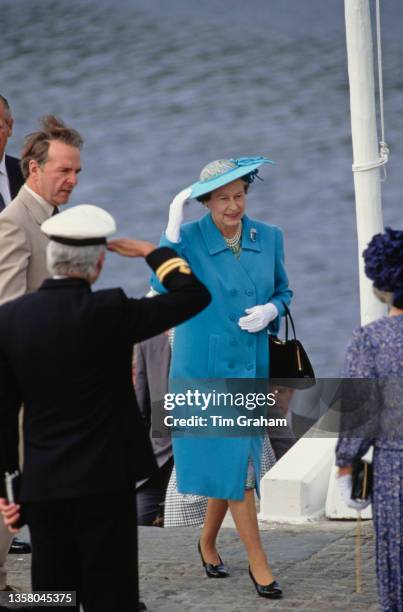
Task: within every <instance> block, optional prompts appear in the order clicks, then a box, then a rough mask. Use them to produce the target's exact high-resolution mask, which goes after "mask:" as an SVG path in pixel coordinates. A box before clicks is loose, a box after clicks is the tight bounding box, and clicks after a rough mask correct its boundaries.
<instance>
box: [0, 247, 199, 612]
mask: <svg viewBox="0 0 403 612" xmlns="http://www.w3.org/2000/svg"><path fill="white" fill-rule="evenodd" d="M146 261H147V263H148V264H149V265H150V267H151V268H152V269H153V271H154V272H155V273H156V275H157V276H158V277H159V279H160V280H161V281H162V282H163V284H164V285H165V287H166V288H167V289H168V293H166V294H164V295H160V296H156V297H153V298H142V299H130V298H128V297H127V296H126V295H125V293H124V292H123V291H122V290H121V289H111V290H102V291H96V292H92V291H91V288H90V285H89V284H88V283H87V282H86V281H85V280H82V279H76V278H71V277H70V278H63V279H48V280H46V281H45V282H44V283H43V285H42V286H41V287H40V289H39V290H38V291H37V292H35V293H31V294H28V295H25V296H23V297H21V298H18V299H17V300H14V301H12V302H9V303H7V304H5V305H4V306H2V307H0V474H1V475H2V474H3V473H4V472H6V471H8V472H12V471H14V470H15V469H17V468H18V448H17V447H18V411H19V407H20V406H21V403H23V404H24V406H25V414H24V453H25V454H24V456H25V462H24V469H23V475H22V482H21V493H20V499H21V501H22V507H23V511H24V515H25V518H26V521H27V523H28V525H29V527H30V530H31V537H32V545H33V557H32V587H33V589H34V590H42V591H43V590H46V591H52V590H53V591H63V590H65V591H67V590H76V591H77V592H78V593H77V595H78V598H79V599H81V601H82V603H83V606H84V610H86V611H89V612H103V611H105V612H106V611H108V612H112V611H114V610H116V611H119V612H126V611H127V612H129V610H130V612H135V611H136V610H137V600H138V587H137V534H136V509H135V493H134V491H135V483H136V480H140V479H143V478H147V477H149V476H150V475H152V473H153V471H154V469H155V467H156V466H155V461H154V458H153V453H152V449H151V445H150V441H149V437H148V435H147V433H146V431H145V429H144V425H143V422H142V419H141V416H140V414H139V411H138V406H137V403H136V398H135V394H134V391H133V384H132V379H131V361H132V349H133V344H134V343H136V342H140V341H142V340H144V339H146V338H149V337H151V336H154V335H156V334H159V333H161V332H162V331H164V330H166V329H168V328H170V327H174V326H176V325H178V324H180V323H182V322H184V321H185V320H187V319H189V318H190V317H192V316H194V315H197V313H198V312H200V311H201V310H202V309H203V308H204V307H205V306H207V305H208V303H209V301H210V294H209V292H208V290H207V289H206V288H205V286H204V285H203V284H202V283H201V282H200V281H199V280H198V279H197V278H196V277H195V276H194V275H193V274H192V273H191V270H190V268H189V266H188V264H187V263H186V262H185V261H184V260H182V259H181V258H179V257H178V255H177V253H175V252H174V251H172V250H171V249H169V248H165V247H164V248H159V249H157V250H155V251H154V252H152V253H151V254H150V255H149V256H148V257H147V258H146ZM2 480H3V479H2V478H1V479H0V482H1V483H2ZM2 496H3V497H4V490H3V491H2V490H1V489H0V497H2ZM122 535H123V537H125V538H127V541H128V544H127V547H126V550H122V551H121V552H120V553H119V564H118V565H117V567H116V568H114V567H113V562H112V556H113V554H114V552H115V551H116V545H117V541H118V539H119V538H121V537H122ZM50 609H51V610H55V609H56V608H54V607H52V608H50ZM78 609H79V607H78V605H77V610H78Z"/></svg>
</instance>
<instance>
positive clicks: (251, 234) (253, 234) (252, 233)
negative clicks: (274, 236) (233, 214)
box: [249, 227, 257, 242]
mask: <svg viewBox="0 0 403 612" xmlns="http://www.w3.org/2000/svg"><path fill="white" fill-rule="evenodd" d="M256 236H257V230H256V228H255V227H251V228H250V230H249V238H250V239H251V240H252V242H256Z"/></svg>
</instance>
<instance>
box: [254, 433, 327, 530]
mask: <svg viewBox="0 0 403 612" xmlns="http://www.w3.org/2000/svg"><path fill="white" fill-rule="evenodd" d="M336 442H337V440H336V439H335V438H301V439H300V440H298V442H297V443H296V444H294V446H293V447H292V448H291V449H290V450H289V451H288V452H287V453H286V454H285V455H284V456H283V457H282V458H281V460H280V461H279V462H278V463H276V465H275V466H274V467H273V468H272V469H271V470H270V471H269V472H268V473H267V474H266V475H265V476H264V477H263V479H262V481H261V504H260V514H259V520H263V521H276V522H287V523H302V522H306V521H309V520H313V519H315V518H319V517H320V516H321V515H323V514H324V510H325V505H326V497H327V492H328V485H329V478H330V473H331V469H332V465H333V462H334V449H335V446H336Z"/></svg>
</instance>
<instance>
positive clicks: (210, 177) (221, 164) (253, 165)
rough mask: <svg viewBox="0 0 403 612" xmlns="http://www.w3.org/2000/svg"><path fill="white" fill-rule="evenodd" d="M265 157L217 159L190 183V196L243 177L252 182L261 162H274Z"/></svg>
mask: <svg viewBox="0 0 403 612" xmlns="http://www.w3.org/2000/svg"><path fill="white" fill-rule="evenodd" d="M274 163H275V162H274V161H272V160H271V159H267V158H266V157H240V158H238V159H217V160H215V161H213V162H210V163H209V164H207V166H205V167H204V168H203V170H202V171H201V174H200V180H198V181H197V183H193V185H191V189H192V192H191V194H190V197H191V198H198V197H199V196H202V195H205V194H206V193H210V192H211V191H214V189H218V188H219V187H223V186H224V185H227V184H228V183H231V182H232V181H236V180H237V179H239V178H245V180H246V181H247V182H248V183H252V182H253V181H254V179H255V178H256V176H257V173H258V168H260V166H261V165H262V164H274Z"/></svg>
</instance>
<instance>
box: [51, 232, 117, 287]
mask: <svg viewBox="0 0 403 612" xmlns="http://www.w3.org/2000/svg"><path fill="white" fill-rule="evenodd" d="M105 250H106V247H105V245H103V244H101V245H98V244H97V245H95V246H70V245H67V244H61V243H60V242H54V241H53V240H51V241H50V242H49V244H48V246H47V249H46V264H47V267H48V270H49V272H50V274H51V275H52V276H69V275H71V274H80V275H81V276H84V277H86V278H91V277H92V276H94V275H95V274H96V271H97V263H98V260H99V258H100V256H101V254H102V253H103V252H104V251H105Z"/></svg>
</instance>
